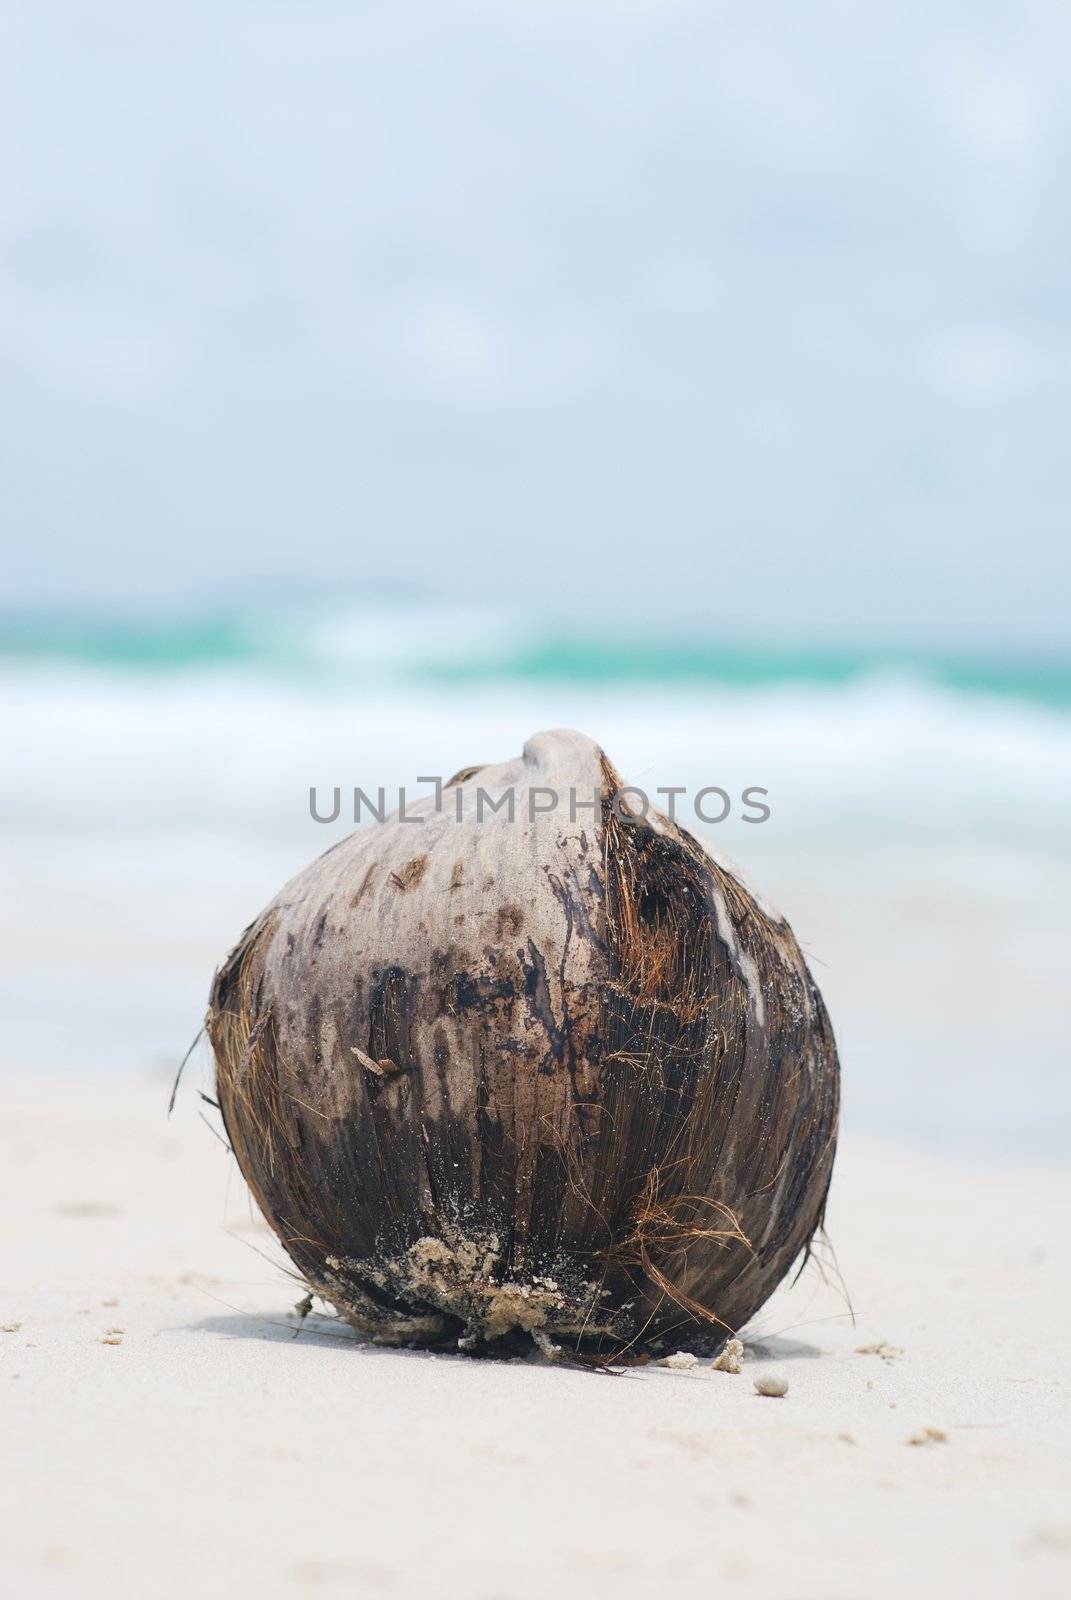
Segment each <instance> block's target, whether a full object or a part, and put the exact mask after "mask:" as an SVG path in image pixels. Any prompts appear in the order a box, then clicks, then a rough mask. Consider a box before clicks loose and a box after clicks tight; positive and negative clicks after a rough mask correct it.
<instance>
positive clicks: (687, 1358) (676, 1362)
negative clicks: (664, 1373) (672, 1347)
mask: <svg viewBox="0 0 1071 1600" xmlns="http://www.w3.org/2000/svg"><path fill="white" fill-rule="evenodd" d="M698 1360H699V1357H698V1356H693V1355H692V1354H691V1352H690V1351H688V1350H678V1351H677V1352H676V1353H675V1354H674V1355H671V1356H663V1357H662V1359H661V1361H660V1362H659V1363H658V1365H659V1366H660V1367H671V1368H672V1370H673V1371H674V1372H691V1370H692V1368H693V1367H694V1366H695V1365H696V1363H697V1362H698Z"/></svg>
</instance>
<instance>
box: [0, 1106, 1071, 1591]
mask: <svg viewBox="0 0 1071 1600" xmlns="http://www.w3.org/2000/svg"><path fill="white" fill-rule="evenodd" d="M165 1099H166V1090H163V1089H161V1088H160V1087H159V1086H153V1087H152V1088H151V1089H150V1088H148V1087H146V1086H144V1085H138V1086H136V1087H134V1086H131V1085H129V1084H125V1085H121V1084H117V1083H116V1084H101V1085H99V1086H98V1087H96V1088H95V1089H93V1090H85V1089H82V1088H78V1087H73V1086H71V1085H66V1086H64V1087H63V1088H62V1089H61V1088H60V1085H59V1083H58V1081H56V1080H44V1081H39V1082H38V1083H37V1084H36V1085H27V1084H24V1083H15V1082H13V1081H12V1080H10V1079H8V1080H6V1081H4V1082H3V1083H2V1084H0V1104H2V1109H3V1116H2V1135H0V1139H2V1144H0V1183H2V1185H3V1194H2V1216H3V1227H4V1235H5V1245H4V1252H3V1282H2V1288H0V1296H2V1298H0V1322H2V1323H4V1324H15V1323H18V1324H20V1326H19V1327H18V1328H17V1330H16V1331H12V1332H4V1333H2V1334H0V1397H2V1403H3V1412H2V1419H3V1421H2V1432H0V1438H2V1444H3V1456H4V1461H3V1469H2V1485H0V1494H2V1503H0V1540H2V1545H3V1551H2V1561H3V1566H2V1568H0V1570H2V1571H3V1573H4V1575H5V1579H6V1580H7V1581H6V1584H5V1587H6V1589H7V1592H8V1593H11V1594H18V1595H20V1596H30V1597H36V1596H39V1595H40V1596H49V1595H62V1596H72V1597H78V1600H86V1597H92V1596H102V1597H103V1596H107V1597H108V1600H117V1597H118V1600H125V1597H126V1596H131V1597H134V1596H137V1597H139V1600H142V1597H156V1596H160V1597H164V1600H168V1597H170V1596H183V1597H205V1596H215V1595H220V1596H223V1595H226V1596H230V1597H234V1596H245V1595H250V1596H257V1597H258V1600H260V1597H263V1600H270V1597H272V1596H276V1595H279V1596H292V1595H299V1594H303V1593H309V1594H316V1595H319V1594H324V1595H332V1594H338V1595H348V1596H354V1595H373V1596H374V1595H386V1596H403V1597H405V1596H413V1597H418V1596H419V1597H422V1600H430V1597H432V1596H436V1597H440V1596H442V1597H447V1600H452V1597H454V1596H457V1597H458V1600H461V1597H464V1600H525V1597H529V1596H541V1597H555V1600H557V1597H566V1600H571V1597H573V1596H576V1597H583V1600H587V1597H590V1596H602V1595H606V1596H611V1595H612V1596H614V1597H615V1600H628V1597H630V1596H633V1595H636V1596H640V1595H642V1596H643V1597H644V1600H651V1597H652V1596H659V1595H661V1594H667V1595H668V1594H672V1595H673V1596H675V1597H691V1596H696V1597H699V1596H703V1597H705V1600H709V1597H716V1596H719V1595H725V1594H732V1595H741V1596H771V1597H777V1600H795V1597H799V1600H838V1597H842V1596H843V1597H844V1600H860V1597H870V1596H885V1595H888V1596H896V1597H897V1600H901V1597H903V1596H904V1595H911V1596H919V1595H931V1594H932V1595H941V1596H949V1595H952V1596H960V1595H962V1596H970V1597H972V1600H977V1597H984V1596H989V1595H993V1596H996V1595H1000V1596H1002V1597H1004V1596H1007V1595H1010V1594H1018V1593H1022V1594H1026V1595H1030V1596H1042V1595H1050V1594H1052V1595H1055V1594H1057V1593H1061V1594H1066V1593H1068V1592H1071V1471H1069V1457H1068V1417H1069V1411H1071V1408H1069V1398H1071V1396H1069V1372H1071V1362H1069V1358H1068V1312H1069V1309H1071V1305H1069V1300H1071V1296H1069V1271H1068V1265H1069V1261H1068V1247H1067V1244H1066V1231H1065V1230H1066V1225H1067V1218H1068V1216H1069V1214H1071V1208H1069V1202H1071V1179H1069V1178H1068V1177H1067V1176H1064V1175H1053V1174H1047V1173H1027V1172H1022V1171H1019V1172H1014V1171H1013V1172H998V1171H983V1170H980V1169H977V1168H974V1169H969V1168H958V1167H955V1166H953V1165H950V1164H948V1165H945V1164H939V1163H935V1162H930V1161H925V1160H923V1159H920V1158H916V1157H914V1156H910V1155H905V1154H903V1153H901V1152H898V1151H897V1150H896V1149H893V1148H882V1147H881V1146H876V1145H873V1144H863V1143H862V1142H859V1141H849V1142H847V1144H846V1145H845V1147H844V1148H843V1150H842V1156H841V1159H840V1164H839V1168H838V1173H837V1178H836V1180H835V1185H834V1203H833V1206H832V1208H831V1215H830V1219H829V1220H830V1232H831V1235H832V1238H833V1240H834V1242H835V1244H836V1247H837V1252H838V1257H839V1263H840V1267H841V1270H842V1271H843V1273H844V1276H845V1278H846V1279H847V1282H848V1284H849V1286H850V1289H851V1294H852V1298H853V1301H854V1304H855V1311H856V1318H857V1321H856V1325H855V1327H852V1326H851V1324H850V1323H849V1322H848V1320H847V1319H846V1317H845V1316H844V1315H843V1304H842V1302H841V1301H840V1300H839V1299H838V1297H837V1295H836V1294H835V1293H834V1292H832V1291H830V1290H827V1289H825V1288H823V1287H822V1286H821V1285H820V1284H819V1283H818V1282H817V1280H816V1279H815V1278H814V1277H813V1276H810V1277H808V1278H807V1280H806V1281H805V1282H803V1283H801V1284H800V1285H798V1286H797V1287H796V1288H795V1289H794V1290H792V1291H791V1292H787V1293H783V1294H781V1295H779V1296H778V1297H777V1298H776V1300H775V1301H774V1302H773V1303H771V1305H770V1306H769V1307H767V1309H766V1310H765V1311H764V1312H763V1314H762V1316H761V1318H760V1319H759V1323H758V1325H757V1326H756V1327H753V1328H752V1329H751V1330H750V1333H749V1336H748V1338H747V1350H746V1355H745V1362H744V1370H743V1373H742V1374H741V1375H740V1376H733V1375H730V1374H728V1373H716V1372H711V1371H710V1369H709V1366H708V1365H707V1364H705V1363H704V1364H701V1365H700V1366H698V1367H696V1368H695V1369H693V1370H691V1371H672V1370H668V1369H666V1368H654V1367H651V1368H647V1369H644V1370H642V1371H635V1372H632V1373H630V1374H629V1375H627V1376H625V1377H621V1378H610V1377H600V1376H595V1375H588V1374H585V1373H580V1372H575V1371H561V1370H557V1369H556V1368H553V1367H549V1366H546V1365H537V1364H534V1363H533V1364H524V1363H508V1364H507V1363H497V1362H487V1361H476V1360H472V1359H465V1358H461V1357H444V1356H438V1357H433V1356H428V1355H422V1354H412V1353H408V1352H393V1351H386V1350H379V1349H375V1348H371V1347H367V1346H364V1347H362V1346H360V1345H358V1344H357V1343H356V1342H355V1340H354V1339H353V1337H352V1336H351V1335H349V1334H348V1333H346V1332H345V1331H343V1330H341V1329H339V1328H337V1327H332V1326H331V1324H329V1323H326V1322H324V1321H320V1320H317V1321H315V1326H314V1325H313V1323H312V1322H311V1321H310V1323H307V1324H306V1325H305V1328H304V1330H303V1331H302V1332H301V1333H300V1335H299V1336H298V1337H297V1338H295V1337H294V1327H295V1326H296V1324H295V1323H294V1321H293V1319H290V1318H288V1313H289V1309H290V1307H291V1306H292V1305H293V1303H294V1301H295V1300H296V1299H297V1298H298V1291H297V1289H296V1288H295V1287H294V1286H293V1285H291V1284H290V1283H289V1282H288V1281H287V1279H286V1278H285V1277H284V1276H283V1274H282V1272H281V1270H280V1269H279V1268H278V1267H276V1266H274V1265H272V1264H270V1263H269V1261H266V1260H264V1259H263V1258H262V1256H260V1255H259V1254H257V1253H256V1252H257V1251H264V1252H266V1253H267V1254H268V1256H269V1257H270V1258H271V1261H272V1262H275V1261H278V1260H280V1259H281V1257H280V1253H279V1252H278V1250H277V1248H276V1247H275V1246H274V1244H273V1241H272V1239H271V1236H270V1235H269V1234H268V1233H267V1232H266V1230H264V1229H263V1226H262V1225H261V1224H259V1223H255V1222H253V1221H251V1219H250V1215H249V1211H248V1207H247V1203H246V1201H245V1199H244V1194H243V1190H242V1186H241V1183H240V1180H239V1179H238V1177H237V1174H236V1173H231V1176H230V1177H228V1173H229V1171H230V1169H231V1168H232V1166H233V1164H232V1163H231V1161H230V1158H229V1157H228V1156H227V1155H226V1153H225V1151H224V1150H223V1149H222V1148H221V1147H220V1145H219V1144H217V1143H216V1141H215V1140H214V1139H213V1137H212V1136H211V1134H210V1133H209V1132H208V1130H207V1129H206V1128H205V1127H204V1126H203V1124H202V1123H201V1122H200V1121H199V1120H198V1118H197V1115H196V1105H197V1101H196V1095H195V1094H194V1092H193V1091H192V1090H191V1091H190V1092H189V1093H188V1094H187V1095H186V1096H185V1098H184V1100H183V1102H181V1103H180V1108H179V1111H178V1112H177V1113H176V1118H175V1120H174V1122H172V1123H171V1124H170V1125H168V1124H166V1123H165V1121H164V1119H163V1104H164V1100H165ZM113 1328H121V1329H122V1330H123V1331H122V1333H121V1334H109V1333H108V1330H109V1329H113ZM318 1330H326V1331H318ZM109 1337H110V1338H112V1339H117V1340H118V1341H119V1342H118V1343H110V1344H109V1343H105V1342H103V1340H104V1339H106V1338H109ZM760 1340H761V1342H759V1341H760ZM882 1341H885V1342H887V1343H888V1344H889V1345H890V1346H893V1347H896V1349H897V1350H900V1351H902V1352H903V1353H902V1354H898V1353H894V1352H893V1351H889V1352H888V1353H887V1354H888V1358H887V1359H886V1358H883V1356H882V1355H880V1354H860V1353H858V1350H857V1347H858V1346H863V1345H873V1344H879V1343H881V1342H882ZM762 1372H766V1373H770V1372H777V1373H780V1374H782V1375H783V1376H784V1377H786V1378H787V1379H788V1382H789V1391H788V1394H787V1396H786V1397H785V1398H784V1399H769V1398H762V1397H761V1396H759V1395H758V1394H757V1393H756V1392H755V1388H754V1378H755V1377H756V1375H758V1374H760V1373H762ZM927 1429H934V1430H939V1431H940V1432H942V1433H943V1434H944V1435H945V1437H944V1438H943V1439H934V1438H932V1437H929V1436H927V1435H926V1433H925V1430H927ZM918 1436H924V1437H926V1438H927V1442H925V1443H919V1444H911V1443H909V1440H911V1439H912V1438H913V1437H918Z"/></svg>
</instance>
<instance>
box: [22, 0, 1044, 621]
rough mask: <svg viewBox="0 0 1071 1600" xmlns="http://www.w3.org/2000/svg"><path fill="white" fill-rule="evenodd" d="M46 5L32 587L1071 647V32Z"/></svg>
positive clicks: (648, 12)
mask: <svg viewBox="0 0 1071 1600" xmlns="http://www.w3.org/2000/svg"><path fill="white" fill-rule="evenodd" d="M5 9H6V16H7V22H6V26H5V29H4V33H5V45H4V56H5V58H6V65H5V66H4V67H3V68H2V71H3V75H4V79H5V82H4V83H3V86H2V88H3V96H2V99H3V112H2V118H3V122H2V141H0V158H2V172H0V179H2V185H3V194H4V202H3V206H2V208H0V242H2V251H3V265H2V278H0V428H2V445H0V449H2V452H3V456H4V463H3V477H4V490H3V504H4V512H3V515H4V518H5V521H6V523H7V524H8V532H9V534H10V536H11V542H12V544H13V545H14V553H13V555H12V556H11V557H10V558H8V559H7V560H5V563H4V570H3V580H2V581H3V588H4V594H5V598H6V599H7V600H9V601H15V602H24V601H27V600H41V599H48V598H59V599H65V600H81V599H92V600H95V601H113V600H114V601H121V602H122V603H124V604H128V605H129V604H131V603H136V602H138V601H139V600H140V599H142V598H151V599H154V600H156V599H168V598H174V597H176V596H180V597H181V596H190V597H197V596H199V595H209V596H211V595H217V596H218V595H220V594H227V593H230V592H232V591H234V590H236V589H239V588H240V587H241V586H242V585H243V584H245V583H247V582H249V581H250V580H254V579H255V580H257V581H262V582H266V583H268V584H271V583H273V582H285V583H292V582H295V581H298V582H301V583H309V584H317V583H327V584H331V585H341V586H346V585H350V584H361V583H366V582H377V583H382V582H387V583H391V582H405V583H411V584H413V585H414V586H415V587H417V588H421V589H429V590H431V591H433V592H435V591H443V592H446V593H448V594H450V593H459V594H464V595H465V596H466V597H469V598H472V597H476V598H482V597H486V598H487V599H489V600H494V599H499V598H501V597H503V596H506V597H508V598H509V599H510V600H511V601H512V602H513V603H516V602H517V601H518V600H519V599H524V598H530V599H531V600H532V601H534V602H535V603H537V604H539V605H541V606H544V607H552V608H553V607H561V608H562V609H564V610H566V611H568V612H574V611H578V610H581V611H582V610H583V609H584V607H585V606H590V605H592V604H594V606H595V607H596V608H597V609H598V611H599V613H600V614H601V615H603V616H613V615H614V614H615V613H617V612H619V611H622V610H623V611H625V612H626V613H630V614H632V613H639V612H643V611H646V612H647V613H649V615H650V616H651V617H652V618H653V619H658V618H662V619H668V618H671V617H678V616H679V617H684V618H686V619H688V618H691V619H695V620H703V621H705V622H706V623H707V624H709V625H710V626H714V627H722V626H732V627H733V629H734V630H736V631H742V630H749V629H751V630H754V629H758V630H762V631H766V632H776V631H790V632H792V633H794V634H797V635H800V634H802V635H811V636H816V637H819V638H821V637H830V636H833V635H836V636H842V635H844V634H845V633H847V634H855V635H862V636H864V637H873V636H886V635H887V636H890V637H903V636H904V635H905V634H907V635H914V634H921V635H923V636H929V637H934V638H943V639H948V640H962V639H970V640H972V641H974V642H986V643H989V642H1001V641H1005V640H1009V641H1019V642H1024V641H1028V640H1030V639H1036V640H1038V641H1042V642H1049V643H1051V642H1053V641H1055V640H1058V639H1059V638H1060V637H1061V636H1062V634H1063V631H1064V628H1065V619H1066V612H1067V592H1068V586H1069V583H1071V571H1069V566H1071V558H1069V554H1068V551H1069V547H1071V541H1069V540H1068V537H1067V523H1068V510H1069V494H1068V486H1067V478H1068V467H1067V457H1068V447H1067V429H1068V411H1069V400H1071V366H1069V360H1068V356H1069V334H1068V321H1069V310H1071V278H1069V269H1068V260H1069V243H1071V238H1069V234H1071V226H1069V209H1068V174H1069V172H1071V137H1069V133H1071V129H1069V117H1071V97H1069V96H1068V93H1067V62H1068V59H1069V54H1071V8H1069V7H1068V6H1067V4H1066V3H1065V0H1051V3H1038V4H1030V3H1028V0H1027V3H1024V0H1019V3H1016V4H1008V5H1002V4H992V3H987V0H964V3H962V4H940V3H931V4H919V5H911V4H904V3H897V4H869V5H860V4H858V0H852V3H846V4H843V5H832V4H822V3H812V4H807V5H800V4H793V5H782V4H768V3H762V0H758V3H754V4H733V5H723V4H717V3H714V0H697V3H695V4H692V3H687V0H647V3H645V0H568V3H566V0H531V3H527V0H484V3H481V0H451V3H444V0H420V3H416V0H413V3H406V0H390V3H389V4H388V3H378V4H375V5H362V4H359V3H356V0H338V3H335V4H329V3H325V0H248V3H247V0H230V3H228V4H222V5H221V4H218V3H213V4H211V5H209V4H203V3H201V0H182V4H173V5H166V6H165V5H161V4H159V3H154V4H148V3H145V4H142V3H138V0H96V3H94V4H93V5H91V6H90V5H85V4H83V3H72V4H62V3H57V0H21V3H20V0H15V3H9V5H8V6H7V7H6V8H5Z"/></svg>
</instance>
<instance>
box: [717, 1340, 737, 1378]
mask: <svg viewBox="0 0 1071 1600" xmlns="http://www.w3.org/2000/svg"><path fill="white" fill-rule="evenodd" d="M710 1365H711V1370H712V1371H713V1372H741V1371H742V1370H743V1366H744V1346H743V1345H742V1344H741V1342H740V1340H739V1339H727V1340H726V1342H725V1349H724V1350H722V1351H721V1353H720V1354H719V1355H718V1356H716V1357H715V1359H714V1360H713V1361H712V1362H711V1364H710Z"/></svg>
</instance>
